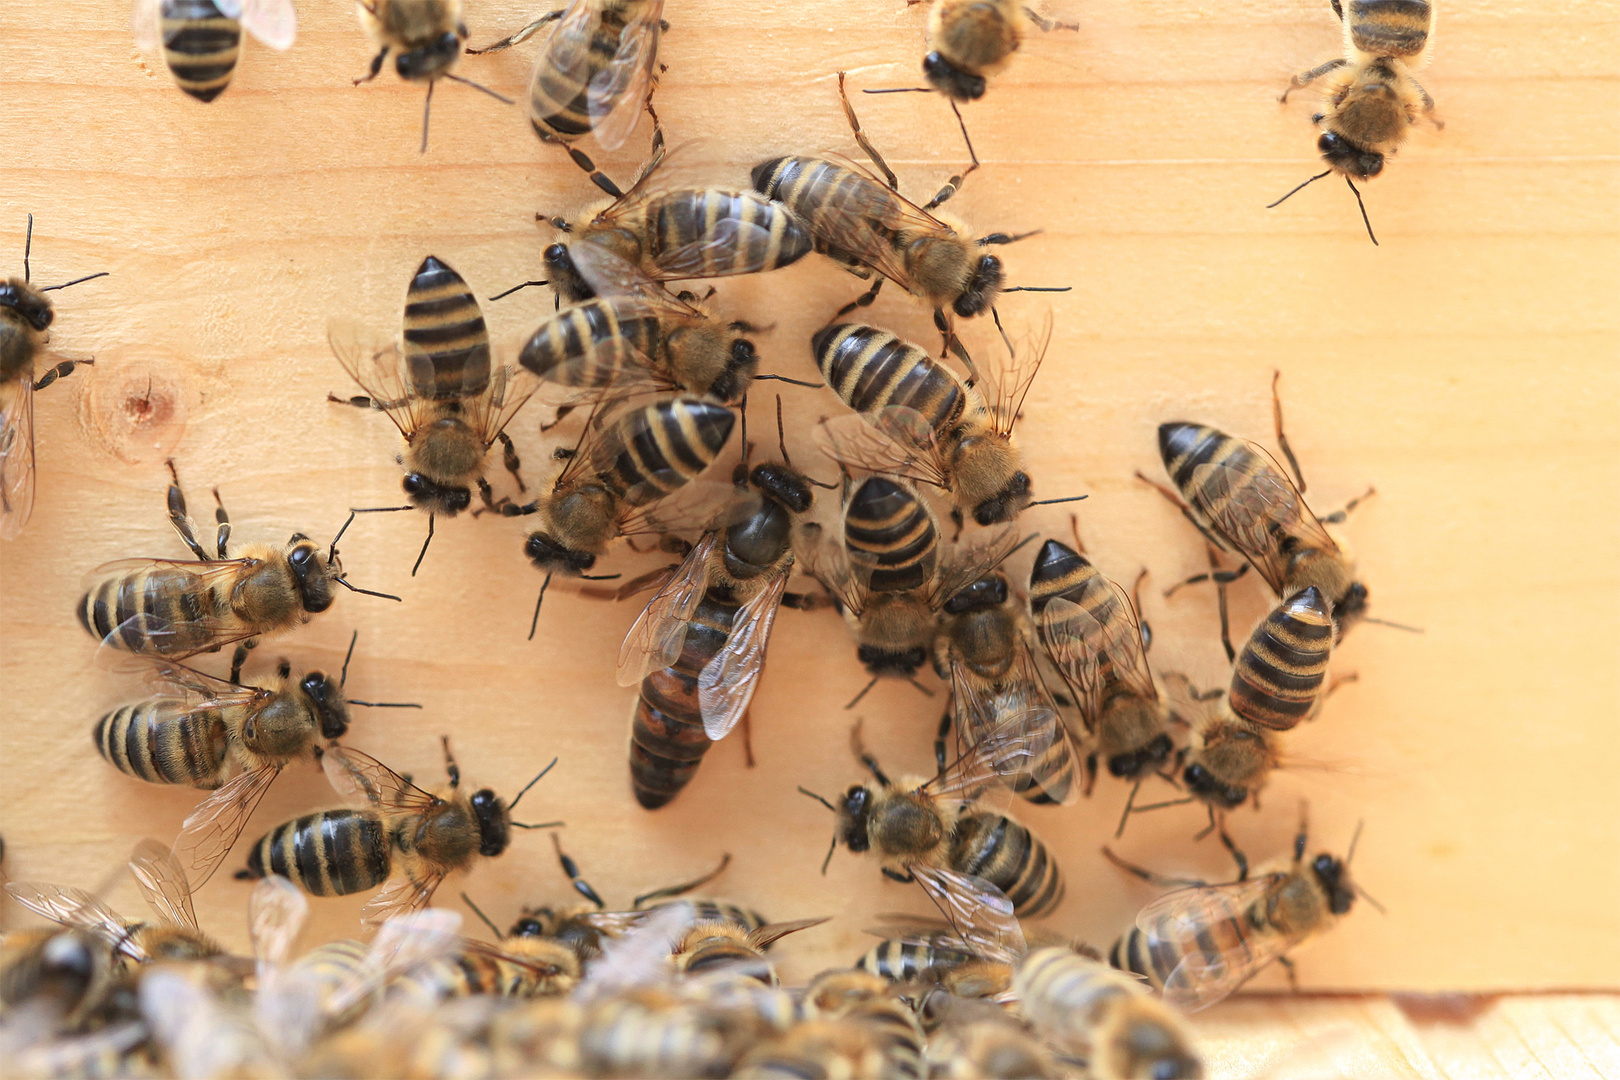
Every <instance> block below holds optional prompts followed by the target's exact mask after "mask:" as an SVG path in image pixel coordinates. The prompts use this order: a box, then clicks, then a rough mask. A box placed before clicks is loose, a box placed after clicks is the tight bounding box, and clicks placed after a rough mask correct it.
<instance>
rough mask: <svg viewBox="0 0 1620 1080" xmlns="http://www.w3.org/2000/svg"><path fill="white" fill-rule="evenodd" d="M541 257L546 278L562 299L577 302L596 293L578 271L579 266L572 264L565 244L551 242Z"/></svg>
mask: <svg viewBox="0 0 1620 1080" xmlns="http://www.w3.org/2000/svg"><path fill="white" fill-rule="evenodd" d="M541 258H542V259H543V260H544V262H545V264H546V279H547V280H548V281H550V282H551V287H552V288H553V289H555V290H556V292H557V295H558V296H560V297H561V298H562V299H563V300H564V301H566V302H568V303H570V304H577V303H579V302H580V301H581V300H589V299H591V298H592V297H594V296H595V295H596V290H595V289H593V288H591V285H590V282H588V281H586V280H585V276H584V275H583V274H581V273H580V272H579V267H577V266H575V265H574V257H573V255H571V254H569V251H568V245H567V244H562V243H557V244H552V245H551V246H549V247H547V248H546V250H545V254H544V255H542V256H541Z"/></svg>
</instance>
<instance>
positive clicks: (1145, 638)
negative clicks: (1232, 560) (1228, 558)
mask: <svg viewBox="0 0 1620 1080" xmlns="http://www.w3.org/2000/svg"><path fill="white" fill-rule="evenodd" d="M1244 565H1245V566H1247V565H1248V564H1247V563H1244ZM1147 576H1148V572H1147V567H1145V566H1144V567H1143V568H1142V571H1141V573H1139V574H1137V575H1136V584H1134V585H1132V586H1131V603H1132V604H1133V605H1134V606H1135V607H1136V622H1137V627H1138V628H1139V629H1140V630H1141V632H1142V651H1143V652H1144V653H1145V652H1147V651H1148V650H1150V649H1152V648H1153V627H1151V626H1149V625H1148V621H1147V620H1146V619H1144V618H1142V582H1143V580H1144V579H1146V577H1147Z"/></svg>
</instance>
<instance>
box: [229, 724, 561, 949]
mask: <svg viewBox="0 0 1620 1080" xmlns="http://www.w3.org/2000/svg"><path fill="white" fill-rule="evenodd" d="M442 742H443V744H444V764H445V771H446V772H447V773H448V774H449V778H450V780H449V784H448V785H447V786H446V787H443V788H441V789H439V791H438V792H436V793H433V792H427V791H423V790H422V789H421V788H419V787H417V786H416V785H414V784H412V783H411V782H410V781H409V780H407V779H405V777H403V776H401V775H399V774H398V773H396V772H394V771H393V770H392V769H390V768H388V766H386V765H384V764H383V763H382V762H380V761H378V760H377V759H376V758H373V757H371V756H369V755H367V754H362V753H361V752H359V751H358V750H354V749H352V748H350V747H346V746H340V745H337V744H334V745H332V746H331V747H329V748H327V749H326V750H325V751H324V752H323V753H322V755H321V766H322V768H324V769H325V770H326V777H327V779H328V780H329V781H330V782H331V784H332V786H333V788H335V789H336V790H337V791H338V792H339V793H340V794H343V795H347V796H349V797H350V798H352V799H354V801H355V802H356V805H357V806H359V805H362V804H363V805H364V809H344V810H321V811H316V812H315V813H312V814H305V815H303V816H302V817H297V818H294V819H293V820H291V821H289V822H286V823H285V824H282V825H279V826H277V827H276V828H274V829H272V830H271V831H270V832H268V833H266V834H265V835H264V836H263V837H261V838H260V839H259V840H257V841H256V842H255V843H254V844H253V848H252V850H251V851H249V852H248V860H247V868H246V869H245V870H238V871H237V873H236V876H237V878H239V879H242V880H257V879H258V878H262V877H265V876H267V875H269V874H280V875H281V876H283V877H285V878H287V879H288V880H290V881H291V882H292V883H293V884H294V885H297V886H298V887H299V888H300V889H303V890H304V891H305V892H307V893H309V894H311V895H313V896H346V895H348V894H350V893H356V892H363V891H364V890H366V889H370V888H374V887H376V886H378V885H384V883H385V882H387V884H386V885H385V886H384V887H383V888H381V889H378V891H377V893H376V895H374V896H373V897H372V898H371V900H370V901H369V902H367V904H366V906H365V907H364V908H363V909H362V911H363V914H364V917H365V921H366V922H367V923H368V924H372V925H375V924H377V923H379V922H381V921H382V920H384V919H386V918H387V917H388V916H390V915H393V914H396V913H402V912H409V911H415V910H417V909H419V908H422V907H425V906H427V903H428V901H429V900H431V899H432V898H433V893H434V890H436V889H437V888H438V887H439V883H440V882H441V881H443V880H444V878H445V877H446V876H447V875H449V874H451V873H454V872H455V871H457V870H465V869H467V868H468V867H470V866H471V865H472V864H473V863H474V862H476V861H477V860H478V858H480V857H483V858H494V857H495V856H498V855H500V854H501V853H502V852H504V851H505V850H506V847H507V843H508V841H509V839H510V833H511V830H512V829H513V828H519V829H538V828H544V827H549V826H550V825H555V824H557V823H556V822H548V823H545V824H536V825H531V824H524V823H523V822H519V821H513V820H512V807H514V806H516V805H517V803H518V801H519V800H521V799H522V798H523V796H524V794H525V793H526V792H527V791H528V790H529V788H531V787H533V786H534V785H535V784H536V783H538V782H539V780H540V777H542V776H544V775H546V773H547V772H549V771H550V770H551V767H552V765H555V764H556V761H555V760H553V761H552V763H551V765H547V766H546V767H545V768H544V769H542V770H541V771H540V773H539V774H538V775H537V776H535V778H534V779H533V780H530V781H529V783H528V784H526V785H525V786H524V788H523V790H522V791H520V792H518V793H517V795H516V796H514V797H513V799H512V802H511V804H510V805H508V804H507V803H505V802H503V801H502V800H501V799H500V798H498V797H497V796H496V795H495V792H494V791H492V790H490V789H489V788H480V789H479V790H478V791H475V792H474V793H473V794H472V795H471V796H468V795H466V794H464V793H463V792H462V791H461V790H460V788H461V769H460V767H459V766H458V765H457V764H456V759H455V758H454V756H452V755H451V753H450V739H449V737H448V736H445V737H444V738H443V739H442ZM390 879H392V880H390Z"/></svg>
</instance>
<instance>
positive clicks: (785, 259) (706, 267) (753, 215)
mask: <svg viewBox="0 0 1620 1080" xmlns="http://www.w3.org/2000/svg"><path fill="white" fill-rule="evenodd" d="M641 213H642V214H643V215H645V219H646V220H645V227H644V228H643V229H642V230H641V232H640V234H639V238H640V240H641V243H642V244H643V245H644V250H645V254H646V258H648V259H650V260H651V261H652V262H653V263H654V264H655V265H658V266H663V265H664V264H665V263H666V262H667V261H670V260H673V261H675V262H677V263H678V264H679V268H680V269H681V270H683V271H686V270H688V269H690V268H691V264H692V262H693V258H692V256H691V255H690V254H688V253H689V252H692V251H698V252H700V255H699V256H698V259H699V261H700V262H701V266H700V267H699V268H697V269H696V270H695V271H694V272H691V273H685V272H683V273H682V274H681V276H682V277H699V278H708V277H727V276H729V275H732V274H758V273H762V272H764V271H766V270H775V269H777V268H778V267H782V266H787V265H788V264H790V263H794V262H797V261H798V260H799V259H801V258H803V257H804V256H805V255H806V254H807V253H808V252H809V251H810V247H811V239H810V231H809V230H808V229H807V228H806V227H805V225H804V223H803V222H801V221H799V219H798V218H796V217H794V216H793V215H792V214H790V213H788V211H787V210H786V209H785V208H784V207H783V206H782V205H781V204H780V203H776V202H772V201H771V200H770V199H767V198H764V197H763V196H761V195H759V194H756V193H755V192H752V191H726V190H723V189H721V188H681V189H678V190H675V191H669V192H664V193H662V194H659V195H655V196H653V198H651V199H649V200H648V201H647V202H646V203H645V204H644V205H643V207H642V208H641Z"/></svg>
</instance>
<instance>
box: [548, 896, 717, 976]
mask: <svg viewBox="0 0 1620 1080" xmlns="http://www.w3.org/2000/svg"><path fill="white" fill-rule="evenodd" d="M643 915H644V917H643V918H642V919H640V920H639V921H638V922H637V923H636V925H635V926H634V928H632V929H631V930H630V931H629V932H628V933H626V934H625V935H624V936H623V937H619V938H613V939H611V940H609V941H604V942H603V943H602V955H601V957H599V958H598V959H597V960H596V962H595V963H593V964H591V966H590V967H589V968H587V969H586V971H585V978H584V979H583V980H582V981H581V982H580V984H579V987H578V989H577V990H576V991H575V996H576V997H577V998H578V999H579V1000H581V1001H593V1000H597V999H600V998H605V997H611V996H614V995H615V994H618V993H621V992H623V991H625V990H629V989H633V988H635V987H639V986H646V985H648V984H656V983H660V982H666V981H668V979H669V978H670V974H671V973H670V966H669V957H670V952H671V950H672V949H673V948H674V946H675V943H676V942H677V941H679V940H680V938H681V935H682V934H684V933H686V930H687V928H688V927H690V926H691V925H692V922H693V908H692V905H691V904H689V903H684V902H679V901H678V902H676V903H672V904H660V905H659V906H658V907H656V908H653V909H651V910H649V911H647V912H645V913H643Z"/></svg>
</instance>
